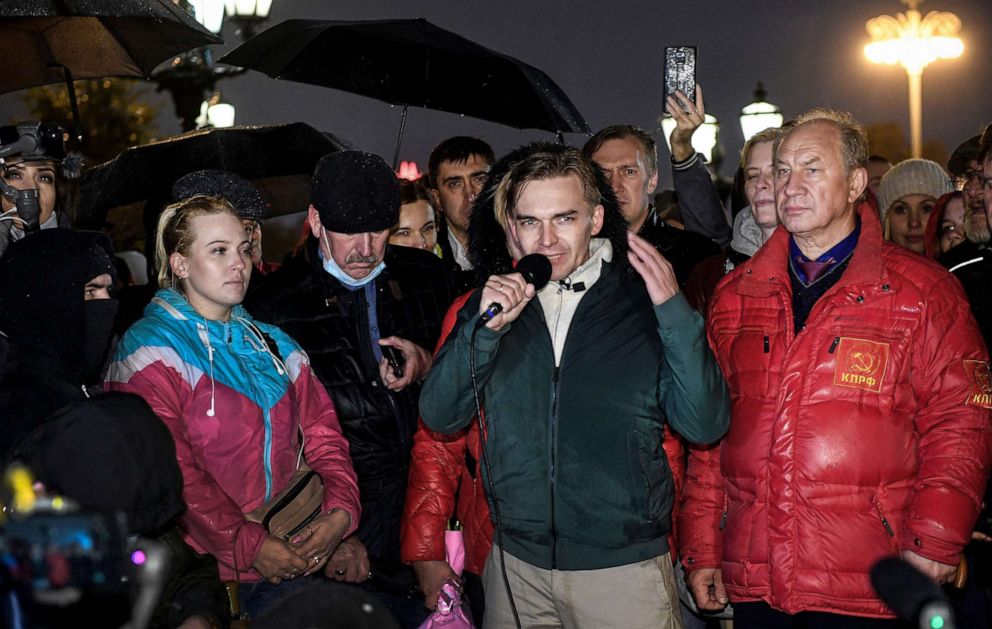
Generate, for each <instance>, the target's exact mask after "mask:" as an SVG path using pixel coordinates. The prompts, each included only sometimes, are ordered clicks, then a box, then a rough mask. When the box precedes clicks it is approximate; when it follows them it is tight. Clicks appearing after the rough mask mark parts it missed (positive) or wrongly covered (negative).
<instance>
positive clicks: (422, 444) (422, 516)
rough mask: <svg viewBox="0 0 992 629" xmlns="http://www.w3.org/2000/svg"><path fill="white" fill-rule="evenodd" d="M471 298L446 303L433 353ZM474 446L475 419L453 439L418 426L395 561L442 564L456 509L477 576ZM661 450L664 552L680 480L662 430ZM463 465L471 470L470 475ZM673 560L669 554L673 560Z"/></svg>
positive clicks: (678, 448)
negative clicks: (668, 485) (668, 502)
mask: <svg viewBox="0 0 992 629" xmlns="http://www.w3.org/2000/svg"><path fill="white" fill-rule="evenodd" d="M471 295H472V292H471V291H470V292H468V293H466V294H464V295H462V296H461V297H459V298H458V299H456V300H455V301H454V303H452V304H451V307H450V308H449V309H448V313H447V314H446V315H445V317H444V324H443V325H442V328H441V339H440V340H439V341H438V345H437V349H440V348H441V346H442V345H443V344H444V341H445V339H447V338H448V334H450V333H451V329H452V328H453V327H454V325H455V320H456V319H457V315H458V311H459V310H461V308H462V306H463V305H464V304H465V302H466V301H467V300H468V298H469V297H471ZM479 443H480V442H479V423H478V421H477V420H475V419H473V420H472V423H471V424H469V426H468V428H466V429H465V430H462V431H459V432H458V433H456V434H454V435H443V434H440V433H436V432H433V431H431V430H429V429H428V428H427V427H426V426H424V424H423V422H420V426H419V428H418V429H417V432H416V434H415V435H414V437H413V451H412V454H411V460H410V475H409V479H410V480H409V483H408V485H407V493H406V508H405V510H404V513H403V528H402V530H401V544H402V546H401V548H400V558H401V559H402V560H403V561H404V562H406V563H412V562H414V561H440V560H444V558H445V553H444V530H445V528H446V527H447V524H448V520H449V519H450V517H451V514H452V513H453V512H455V510H456V508H457V515H458V520H459V521H460V522H461V523H462V529H463V531H464V535H465V570H466V571H467V572H471V573H473V574H477V575H481V574H482V569H483V567H484V566H485V563H486V557H487V556H488V555H489V550H490V549H491V548H492V544H493V531H494V527H493V523H492V519H491V518H490V517H489V503H488V502H486V495H485V488H484V486H483V485H484V482H483V480H482V475H481V474H480V471H479V470H480V466H481V465H482V452H481V450H480V447H479ZM662 447H663V448H664V450H665V454H666V455H667V456H668V463H669V466H670V467H671V468H672V481H673V482H674V484H675V495H676V500H675V503H674V504H673V506H672V519H673V528H672V534H671V535H670V536H669V540H668V544H669V548H671V549H673V550H674V549H675V548H676V546H675V528H674V520H675V515H676V513H677V512H676V510H675V509H676V506H677V505H678V498H679V496H681V493H682V486H683V484H684V480H685V447H684V446H683V444H682V441H681V440H680V439H679V438H678V437H676V436H675V435H674V434H673V433H672V432H671V431H670V430H669V428H668V426H667V425H666V426H665V440H664V442H663V444H662ZM466 448H467V449H468V453H467V454H466ZM469 464H472V465H473V469H472V471H471V473H469V468H468V465H469ZM459 483H460V485H459ZM456 492H457V494H458V495H457V498H456V496H455V493H456ZM456 501H457V507H456ZM674 556H675V554H674V553H672V558H673V560H674Z"/></svg>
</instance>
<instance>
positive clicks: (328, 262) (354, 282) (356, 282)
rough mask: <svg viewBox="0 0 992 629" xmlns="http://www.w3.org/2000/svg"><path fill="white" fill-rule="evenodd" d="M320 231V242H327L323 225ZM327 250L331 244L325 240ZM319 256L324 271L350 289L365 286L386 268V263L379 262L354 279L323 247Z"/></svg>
mask: <svg viewBox="0 0 992 629" xmlns="http://www.w3.org/2000/svg"><path fill="white" fill-rule="evenodd" d="M320 233H321V242H327V232H326V231H325V230H324V226H323V225H321V226H320ZM327 250H328V251H330V250H331V244H330V243H329V242H327ZM320 258H321V260H322V261H323V264H324V271H326V272H327V273H329V274H330V275H331V277H333V278H334V279H336V280H337V281H339V282H341V283H342V284H343V285H345V286H347V287H348V288H350V289H352V290H355V289H356V288H361V287H362V286H365V285H366V284H368V283H369V282H371V281H372V280H374V279H375V278H376V277H377V276H378V275H379V274H380V273H382V270H383V269H385V268H386V263H385V262H380V263H379V264H378V266H376V267H375V268H374V269H372V271H370V272H369V274H368V275H366V276H365V277H363V278H359V279H355V278H353V277H352V276H350V275H348V274H347V273H345V272H344V269H342V268H341V267H339V266H338V263H337V262H335V261H334V257H333V256H325V255H324V249H323V247H320Z"/></svg>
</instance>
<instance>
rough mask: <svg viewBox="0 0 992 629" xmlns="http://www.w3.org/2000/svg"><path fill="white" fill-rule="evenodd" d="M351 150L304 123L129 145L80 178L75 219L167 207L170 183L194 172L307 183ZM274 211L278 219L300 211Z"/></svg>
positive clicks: (94, 221)
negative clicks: (329, 158)
mask: <svg viewBox="0 0 992 629" xmlns="http://www.w3.org/2000/svg"><path fill="white" fill-rule="evenodd" d="M349 147H350V144H349V143H347V142H345V141H343V140H341V139H339V138H337V137H335V136H333V135H331V134H328V133H322V132H320V131H318V130H317V129H314V128H313V127H311V126H310V125H308V124H305V123H302V122H295V123H292V124H287V125H280V126H265V127H230V128H227V129H209V130H198V131H189V132H187V133H183V134H181V135H177V136H174V137H171V138H166V139H164V140H158V141H156V142H150V143H148V144H144V145H141V146H133V147H131V148H129V149H125V150H124V151H123V152H122V153H121V154H120V155H118V156H117V157H115V158H114V159H112V160H110V161H109V162H104V163H103V164H100V165H98V166H94V167H93V168H91V169H89V170H88V171H86V172H85V173H84V174H83V178H82V182H81V185H80V201H79V208H78V219H77V220H78V222H79V223H80V225H85V226H88V227H90V228H100V227H102V225H103V221H104V219H105V217H106V215H107V211H108V210H109V209H111V208H115V207H119V206H123V205H129V204H133V203H138V202H144V201H149V200H151V201H157V202H160V203H161V202H168V201H170V200H171V199H169V192H170V190H171V189H172V184H173V183H174V182H175V181H176V180H177V179H179V178H180V177H182V176H183V175H185V174H187V173H191V172H193V171H195V170H204V169H219V170H227V171H230V172H233V173H237V174H238V175H241V176H242V177H244V178H245V179H252V180H258V179H271V178H278V177H284V176H288V175H305V176H306V177H307V180H309V177H310V175H311V174H312V173H313V169H314V166H316V164H317V161H318V160H319V159H320V158H321V157H323V156H324V155H327V154H328V153H333V152H334V151H337V150H340V149H342V148H349ZM303 207H304V209H305V208H306V205H305V204H304V206H303ZM273 209H274V211H275V214H279V213H282V212H284V211H294V210H295V209H298V208H285V209H283V208H280V207H275V208H273ZM271 215H272V214H270V216H271Z"/></svg>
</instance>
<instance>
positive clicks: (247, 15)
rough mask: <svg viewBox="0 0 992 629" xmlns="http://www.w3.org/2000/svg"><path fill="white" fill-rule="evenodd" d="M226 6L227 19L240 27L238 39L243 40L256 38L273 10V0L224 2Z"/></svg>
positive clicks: (225, 0) (233, 0) (234, 0)
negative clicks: (259, 28) (259, 29)
mask: <svg viewBox="0 0 992 629" xmlns="http://www.w3.org/2000/svg"><path fill="white" fill-rule="evenodd" d="M218 1H219V0H218ZM224 4H225V7H226V8H225V11H226V12H227V17H229V18H230V19H231V20H232V21H233V22H234V23H235V24H237V25H238V37H240V38H241V39H251V38H252V37H254V36H255V32H256V31H257V30H258V27H259V26H260V25H261V24H262V22H264V21H265V19H266V18H268V17H269V9H271V8H272V0H224Z"/></svg>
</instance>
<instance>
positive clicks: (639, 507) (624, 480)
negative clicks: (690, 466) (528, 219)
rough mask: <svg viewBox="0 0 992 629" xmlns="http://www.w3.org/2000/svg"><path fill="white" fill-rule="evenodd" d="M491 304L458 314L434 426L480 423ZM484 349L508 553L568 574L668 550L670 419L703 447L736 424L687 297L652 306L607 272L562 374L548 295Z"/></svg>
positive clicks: (427, 393)
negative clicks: (472, 360)
mask: <svg viewBox="0 0 992 629" xmlns="http://www.w3.org/2000/svg"><path fill="white" fill-rule="evenodd" d="M479 299H480V296H479V294H475V295H473V296H472V297H471V298H470V299H469V300H468V301H467V303H466V305H465V307H464V308H462V310H461V311H460V312H459V314H458V323H457V324H456V328H455V330H454V331H453V332H452V335H451V336H450V337H449V339H448V341H447V342H446V343H445V344H444V346H443V347H442V348H441V351H440V352H439V354H438V357H437V360H436V362H435V364H434V369H433V370H432V371H431V373H430V375H429V376H428V378H427V381H426V382H425V385H424V391H423V395H422V396H421V404H420V408H421V414H422V417H423V421H424V423H425V424H426V425H427V427H428V428H430V429H432V430H435V431H438V432H442V433H454V432H457V431H459V430H461V429H462V428H464V427H465V426H466V425H467V423H468V422H469V420H470V419H471V417H472V416H473V415H474V414H475V406H474V402H473V396H472V389H471V384H470V372H469V368H468V365H469V361H468V348H469V343H470V339H471V331H472V327H473V326H474V324H475V321H476V320H477V319H478V312H479ZM476 344H477V345H476V347H477V352H476V354H477V355H476V364H477V373H478V377H479V383H480V387H481V389H482V395H483V397H484V400H485V401H484V407H485V411H486V431H487V441H486V443H487V444H488V448H489V453H490V458H491V461H492V470H493V480H494V483H495V487H496V495H497V497H498V500H499V503H500V507H501V513H502V521H503V529H504V542H505V545H506V550H507V551H508V552H510V553H512V554H513V555H514V556H516V557H519V558H521V559H523V560H524V561H527V562H528V563H531V564H533V565H536V566H539V567H542V568H556V569H561V570H583V569H596V568H605V567H612V566H619V565H624V564H628V563H633V562H637V561H642V560H644V559H648V558H651V557H657V556H658V555H661V554H663V553H664V552H666V548H667V543H666V539H665V538H666V536H667V535H668V533H669V530H670V522H669V513H670V510H671V504H672V500H673V495H674V491H673V485H672V479H671V472H670V470H669V468H668V465H667V463H666V459H665V453H664V451H663V449H662V445H661V444H662V434H663V428H664V423H665V418H666V416H667V418H668V419H669V421H670V422H671V423H672V426H673V428H675V429H676V430H678V431H679V432H680V433H681V434H682V435H683V436H685V437H686V438H687V439H689V440H691V441H698V442H708V441H713V440H715V439H718V438H719V437H720V436H721V435H722V434H723V432H724V430H725V429H726V425H727V423H726V422H727V402H726V393H725V388H724V385H723V382H722V380H721V378H720V376H719V372H718V370H717V369H716V366H715V364H714V361H713V358H712V356H711V355H710V353H709V352H708V351H706V348H705V343H704V341H703V333H702V320H701V318H700V317H699V315H698V314H697V313H695V312H693V311H692V310H691V309H690V308H689V306H688V304H687V303H686V301H685V299H684V297H682V296H681V295H676V296H675V297H673V298H671V299H670V300H669V301H667V302H666V303H664V304H662V305H661V306H657V307H652V305H651V302H650V300H649V298H648V296H647V292H646V290H645V288H644V285H643V282H642V281H641V279H640V278H639V277H637V276H636V274H635V273H633V272H632V271H631V270H630V269H629V268H627V267H626V266H625V265H620V264H615V263H604V264H603V268H602V273H601V275H600V277H599V279H598V280H597V281H596V282H595V284H593V285H592V286H591V287H590V288H589V289H588V290H587V292H586V294H585V295H584V297H583V298H582V300H581V302H580V303H579V305H578V309H577V311H576V312H575V315H574V317H573V319H572V322H571V325H570V327H569V330H568V334H567V337H566V339H565V344H564V351H563V355H562V359H561V362H560V367H558V368H556V367H555V359H554V352H553V348H552V344H551V337H550V334H549V332H548V327H547V324H546V323H545V321H544V314H543V310H542V307H541V305H540V303H539V300H538V299H534V300H532V301H531V302H530V303H529V304H528V305H527V306H526V307H525V308H524V310H523V312H522V313H521V316H520V317H519V318H518V319H517V320H516V321H514V322H513V323H512V324H510V325H509V326H507V327H504V328H503V329H502V330H500V331H499V332H494V331H492V330H490V329H488V328H483V329H481V330H480V331H479V333H478V336H477V338H476ZM483 478H484V474H483ZM489 500H490V507H491V506H492V500H493V496H491V495H490V496H489Z"/></svg>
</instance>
